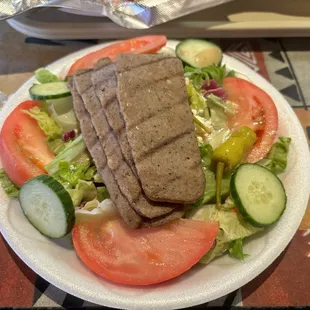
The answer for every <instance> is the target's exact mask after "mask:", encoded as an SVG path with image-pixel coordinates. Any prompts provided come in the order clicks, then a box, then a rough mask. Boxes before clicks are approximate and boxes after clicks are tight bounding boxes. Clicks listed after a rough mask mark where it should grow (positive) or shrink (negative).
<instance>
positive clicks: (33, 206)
mask: <svg viewBox="0 0 310 310" xmlns="http://www.w3.org/2000/svg"><path fill="white" fill-rule="evenodd" d="M19 201H20V204H21V207H22V210H23V212H24V214H25V216H26V217H27V219H28V220H29V222H30V223H31V224H32V225H33V226H34V227H35V228H36V229H37V230H38V231H39V232H40V233H41V234H42V235H45V236H47V237H50V238H61V237H63V236H65V235H66V234H68V233H69V232H70V231H71V230H72V227H73V224H74V221H75V215H74V207H73V203H72V199H71V197H70V195H69V193H68V192H67V191H66V190H65V188H64V187H63V186H62V185H61V184H60V183H59V182H58V181H56V180H55V179H54V178H53V177H51V176H48V175H41V176H38V177H35V178H33V179H31V180H29V181H27V182H26V183H25V184H24V185H23V186H22V188H21V190H20V195H19Z"/></svg>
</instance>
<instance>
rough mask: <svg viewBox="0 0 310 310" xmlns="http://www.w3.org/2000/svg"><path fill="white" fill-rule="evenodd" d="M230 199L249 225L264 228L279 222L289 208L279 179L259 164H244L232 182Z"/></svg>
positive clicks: (236, 172) (235, 173)
mask: <svg viewBox="0 0 310 310" xmlns="http://www.w3.org/2000/svg"><path fill="white" fill-rule="evenodd" d="M230 187H231V196H232V198H233V200H234V202H235V204H236V207H237V208H238V210H239V211H240V213H241V215H242V216H243V217H244V219H245V220H246V221H248V222H249V223H250V224H252V225H253V226H255V227H265V226H268V225H271V224H273V223H275V222H277V221H278V220H279V218H280V217H281V215H282V214H283V212H284V210H285V208H286V200H287V198H286V193H285V189H284V187H283V184H282V182H281V181H280V179H279V178H278V177H277V176H276V175H275V174H273V173H272V172H271V171H269V170H268V169H266V168H264V167H262V166H260V165H258V164H242V165H240V166H239V167H238V168H237V169H236V171H235V172H234V173H233V175H232V177H231V181H230Z"/></svg>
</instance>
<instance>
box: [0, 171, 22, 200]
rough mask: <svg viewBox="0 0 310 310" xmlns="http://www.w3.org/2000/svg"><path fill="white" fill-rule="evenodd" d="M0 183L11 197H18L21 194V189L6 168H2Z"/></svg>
mask: <svg viewBox="0 0 310 310" xmlns="http://www.w3.org/2000/svg"><path fill="white" fill-rule="evenodd" d="M0 184H1V186H2V188H3V190H4V191H5V192H6V194H7V195H8V196H9V197H10V198H17V197H18V196H19V189H18V188H17V187H16V186H15V184H13V182H12V181H11V180H10V179H9V177H8V175H7V174H6V173H5V171H4V169H0Z"/></svg>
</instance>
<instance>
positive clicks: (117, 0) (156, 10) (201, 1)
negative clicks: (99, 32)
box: [0, 0, 232, 29]
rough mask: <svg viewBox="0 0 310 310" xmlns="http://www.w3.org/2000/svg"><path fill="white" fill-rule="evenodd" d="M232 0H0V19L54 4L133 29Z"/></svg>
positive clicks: (53, 5)
mask: <svg viewBox="0 0 310 310" xmlns="http://www.w3.org/2000/svg"><path fill="white" fill-rule="evenodd" d="M229 1H232V0H127V1H124V0H53V1H51V0H0V19H5V18H10V17H14V15H17V14H21V13H23V12H25V11H27V10H30V9H33V8H36V7H58V8H64V9H73V10H77V11H82V12H83V13H84V14H85V13H89V14H90V15H96V16H100V15H102V16H107V17H109V18H110V19H111V20H113V21H114V22H115V23H117V24H119V25H121V26H123V27H126V28H133V29H143V28H150V27H152V26H155V25H159V24H162V23H165V22H168V21H170V20H173V19H176V18H178V17H181V16H184V15H187V14H190V13H193V12H197V11H200V10H203V9H206V8H209V7H213V6H217V5H220V4H222V3H225V2H229Z"/></svg>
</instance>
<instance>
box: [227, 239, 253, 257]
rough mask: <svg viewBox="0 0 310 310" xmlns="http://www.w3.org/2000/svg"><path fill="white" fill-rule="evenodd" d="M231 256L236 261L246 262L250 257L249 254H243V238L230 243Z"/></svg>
mask: <svg viewBox="0 0 310 310" xmlns="http://www.w3.org/2000/svg"><path fill="white" fill-rule="evenodd" d="M229 254H230V255H231V256H232V257H234V258H236V259H240V260H244V259H245V258H246V257H247V256H249V255H248V254H245V253H244V252H243V239H242V238H239V239H236V240H233V241H231V242H230V244H229Z"/></svg>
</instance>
